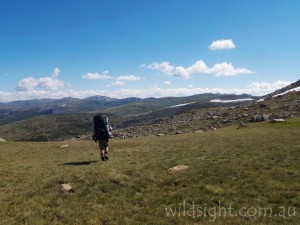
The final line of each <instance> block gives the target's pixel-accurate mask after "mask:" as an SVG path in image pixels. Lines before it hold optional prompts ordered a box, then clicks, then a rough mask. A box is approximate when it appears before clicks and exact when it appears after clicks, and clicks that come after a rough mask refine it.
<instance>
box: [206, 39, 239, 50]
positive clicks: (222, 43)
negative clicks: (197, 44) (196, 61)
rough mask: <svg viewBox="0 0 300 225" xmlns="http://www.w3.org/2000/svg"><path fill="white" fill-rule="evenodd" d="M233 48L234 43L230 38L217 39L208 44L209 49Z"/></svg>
mask: <svg viewBox="0 0 300 225" xmlns="http://www.w3.org/2000/svg"><path fill="white" fill-rule="evenodd" d="M232 48H235V44H234V43H233V41H232V40H231V39H227V40H225V39H222V40H217V41H214V42H213V43H211V45H210V46H209V49H210V50H223V49H232Z"/></svg>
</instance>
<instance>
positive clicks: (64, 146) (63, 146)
mask: <svg viewBox="0 0 300 225" xmlns="http://www.w3.org/2000/svg"><path fill="white" fill-rule="evenodd" d="M60 147H61V148H67V147H69V145H62V146H60Z"/></svg>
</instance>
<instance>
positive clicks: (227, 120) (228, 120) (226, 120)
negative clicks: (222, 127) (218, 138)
mask: <svg viewBox="0 0 300 225" xmlns="http://www.w3.org/2000/svg"><path fill="white" fill-rule="evenodd" d="M229 122H230V119H225V120H223V122H222V123H223V124H226V123H229Z"/></svg>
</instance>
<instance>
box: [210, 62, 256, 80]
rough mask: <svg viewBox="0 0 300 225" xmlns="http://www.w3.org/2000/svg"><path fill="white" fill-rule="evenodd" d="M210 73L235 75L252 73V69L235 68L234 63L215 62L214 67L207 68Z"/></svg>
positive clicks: (218, 75)
mask: <svg viewBox="0 0 300 225" xmlns="http://www.w3.org/2000/svg"><path fill="white" fill-rule="evenodd" d="M207 72H208V73H214V74H216V76H217V77H220V76H235V75H238V74H251V73H253V72H252V71H251V70H249V69H247V68H234V67H233V65H232V63H226V62H224V63H219V64H215V65H214V66H213V67H212V68H210V69H208V70H207Z"/></svg>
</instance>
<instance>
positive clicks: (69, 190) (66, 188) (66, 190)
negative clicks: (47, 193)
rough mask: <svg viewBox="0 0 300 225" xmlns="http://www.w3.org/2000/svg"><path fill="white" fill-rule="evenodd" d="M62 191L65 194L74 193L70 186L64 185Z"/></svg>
mask: <svg viewBox="0 0 300 225" xmlns="http://www.w3.org/2000/svg"><path fill="white" fill-rule="evenodd" d="M61 189H62V190H63V191H65V192H74V189H73V187H72V186H71V185H70V184H62V185H61Z"/></svg>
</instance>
